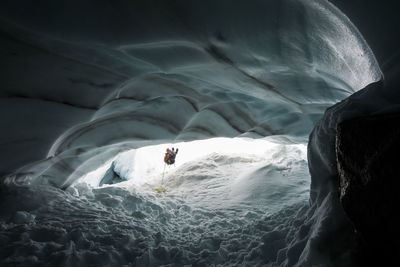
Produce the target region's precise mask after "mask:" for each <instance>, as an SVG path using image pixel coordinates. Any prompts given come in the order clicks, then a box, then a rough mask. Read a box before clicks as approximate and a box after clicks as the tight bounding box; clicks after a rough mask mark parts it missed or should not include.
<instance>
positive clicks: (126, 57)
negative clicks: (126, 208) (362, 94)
mask: <svg viewBox="0 0 400 267" xmlns="http://www.w3.org/2000/svg"><path fill="white" fill-rule="evenodd" d="M22 2H23V7H24V8H23V9H21V8H20V6H21V4H22ZM22 2H21V1H20V2H18V3H17V2H15V1H3V2H2V4H1V7H2V8H1V9H0V10H1V11H0V17H1V19H2V23H1V33H2V34H1V36H0V38H1V41H2V44H1V45H2V47H4V59H3V62H5V63H6V64H7V68H5V69H4V71H3V72H1V74H0V75H1V76H0V81H1V82H2V84H3V85H4V90H2V91H1V97H2V98H1V101H2V105H1V108H2V109H4V111H7V112H9V113H11V114H15V115H13V116H10V115H8V114H9V113H6V112H2V113H1V116H3V117H2V120H3V121H6V122H7V126H8V127H7V128H8V129H10V131H2V132H1V133H0V134H1V139H2V140H4V142H2V143H1V148H2V151H6V150H7V151H16V153H11V154H10V153H2V154H1V160H2V162H4V165H2V170H1V172H2V173H4V174H10V173H11V174H10V175H8V176H7V179H6V183H7V184H8V185H14V184H26V183H30V184H31V185H32V188H35V186H42V185H47V184H51V185H54V186H55V187H57V188H62V189H67V188H68V187H69V186H70V185H71V184H72V183H74V182H75V181H76V180H77V179H79V178H81V177H83V176H85V175H86V174H88V173H90V172H91V171H93V170H96V169H97V168H98V167H100V166H103V165H104V164H105V163H107V162H109V161H110V159H112V158H114V157H115V156H116V155H118V154H120V153H121V152H124V151H127V150H130V149H135V148H140V147H144V146H148V145H156V144H163V143H176V142H180V141H189V140H197V139H208V138H211V137H221V136H225V137H250V138H263V137H266V136H275V138H276V140H277V142H280V143H282V144H283V143H301V144H305V143H306V141H307V138H308V134H309V133H310V131H311V130H312V129H313V127H314V125H315V123H316V122H317V121H318V120H319V118H320V117H321V116H322V114H323V112H324V110H325V109H326V108H327V107H329V106H331V105H333V104H334V103H336V102H338V101H340V100H342V99H344V98H346V97H348V96H349V95H351V94H352V93H354V92H356V91H358V90H359V89H361V88H363V87H364V86H366V85H368V84H370V83H372V82H375V81H377V80H379V79H380V78H381V75H382V74H381V71H380V68H379V66H378V64H377V62H376V60H375V57H374V55H373V54H372V52H371V50H370V49H369V47H368V45H367V43H366V42H365V40H364V39H363V37H362V36H361V34H360V33H359V32H358V30H357V29H356V28H355V27H354V26H353V25H352V23H351V22H350V21H349V20H348V18H347V17H346V16H345V15H343V14H342V13H341V12H340V11H339V10H338V9H336V8H335V7H334V6H333V5H331V4H330V3H329V2H328V1H322V0H316V1H305V0H304V1H302V0H298V1H295V0H285V1H278V0H274V1H261V0H260V1H256V0H255V1H252V2H251V4H249V2H248V1H234V2H232V1H142V2H137V1H134V2H127V1H114V2H113V4H111V3H110V2H108V1H105V0H104V1H94V0H93V1H83V2H82V1H62V2H57V3H53V2H51V1H35V2H31V1H22ZM5 63H4V64H5ZM21 77H23V78H21ZM17 116H18V118H17ZM318 127H319V126H317V128H318ZM328 128H329V127H328ZM323 129H325V128H323ZM315 131H317V130H315ZM39 137H40V138H39ZM318 140H319V141H321V142H325V141H326V140H325V139H324V138H322V139H318ZM314 141H315V139H312V140H311V142H314ZM29 144H30V146H28V145H29ZM322 147H323V146H322ZM310 149H311V150H313V149H314V148H310ZM318 153H319V151H312V153H311V154H312V155H325V154H323V153H320V154H318ZM21 155H23V156H24V157H23V156H21ZM322 159H324V158H323V157H322ZM36 160H41V161H39V162H37V161H36ZM26 163H30V164H29V165H25V164H26ZM330 163H331V162H325V161H324V162H322V164H321V166H325V165H328V166H330ZM22 165H25V166H24V167H22V168H20V169H18V170H17V171H16V169H17V168H18V167H21V166H22ZM313 166H317V168H318V167H319V165H314V164H313V163H312V167H313ZM330 167H332V166H330ZM311 170H312V168H311ZM312 171H313V170H312ZM269 172H270V169H268V168H266V169H261V170H260V171H258V172H255V173H256V174H257V173H258V175H260V176H261V175H264V173H269ZM318 174H321V173H317V177H315V176H314V177H315V179H314V178H313V180H312V183H313V184H312V194H311V200H312V202H311V204H312V205H311V207H310V208H309V209H307V210H305V208H304V207H302V208H301V209H299V210H300V211H299V212H298V213H296V211H295V209H297V208H296V207H295V208H293V209H291V210H290V212H288V214H286V215H285V216H284V217H283V218H286V219H287V220H285V222H283V223H280V221H279V219H277V220H275V218H274V220H273V221H274V224H273V226H274V227H277V228H279V227H281V228H284V230H282V231H278V230H277V231H269V230H270V229H269V230H268V233H266V234H265V235H263V237H262V238H263V239H264V240H265V242H266V243H267V241H271V240H272V241H274V240H275V241H276V242H277V243H278V244H277V245H276V248H274V247H273V245H271V246H270V247H269V246H268V245H266V246H262V250H263V251H264V254H262V255H264V256H265V258H264V259H265V260H268V261H271V262H272V261H275V262H279V263H280V264H283V265H284V264H286V265H288V266H291V265H294V264H298V265H299V266H310V265H313V264H314V265H316V264H320V263H329V262H332V261H334V262H346V260H347V258H346V255H345V254H346V253H347V250H348V249H349V247H351V244H352V243H351V242H348V241H352V240H350V239H351V238H352V236H351V234H350V235H349V238H347V239H346V237H345V236H343V235H342V236H341V237H344V238H343V239H336V240H334V241H335V242H332V237H333V234H335V233H338V232H342V233H351V230H352V229H351V228H349V227H348V226H349V224H348V223H347V222H346V219H345V217H344V216H342V214H341V213H340V212H341V209H340V207H339V206H338V205H337V204H338V202H337V201H335V191H334V189H333V187H331V185H332V182H331V181H330V180H329V182H328V184H326V183H325V182H326V180H324V179H325V176H323V175H322V174H321V176H320V177H319V176H318ZM44 188H46V190H44V191H45V193H46V194H47V190H48V188H51V187H44ZM238 188H239V189H237V190H240V188H241V187H240V186H238ZM7 190H8V189H7ZM7 190H5V191H7ZM13 190H14V188H13V189H10V192H14V191H13ZM15 190H16V191H17V192H18V190H17V189H15ZM23 190H26V191H28V193H29V194H33V195H35V193H34V192H32V190H34V189H31V188H28V189H26V188H25V189H23ZM55 192H57V193H54V192H53V191H52V190H50V189H49V193H48V195H49V197H47V195H46V198H48V199H50V201H51V199H52V194H56V195H57V199H60V201H61V200H62V199H63V197H65V199H68V200H69V199H70V197H71V198H72V196H69V195H68V194H67V193H65V196H64V191H61V190H60V191H55ZM60 192H62V193H60ZM119 193H120V194H121V199H124V201H126V199H128V195H127V194H128V193H127V192H125V191H118V190H116V191H114V190H111V189H110V192H109V193H104V194H103V193H102V192H100V191H94V193H93V194H94V195H96V199H97V198H100V199H101V201H102V203H103V202H104V203H106V204H107V205H111V206H112V205H114V204H115V203H116V202H115V201H114V200H115V198H118V197H119V196H118V194H119ZM20 194H22V193H20ZM107 194H108V195H107ZM110 194H115V196H116V197H115V198H113V197H110ZM17 195H18V194H17ZM58 195H60V196H61V197H59V198H58ZM129 196H130V195H129ZM54 197H55V198H56V196H54ZM35 198H36V196H35ZM13 199H14V198H13ZM24 199H29V196H27V197H26V198H24ZM316 200H318V201H316ZM113 201H114V202H113ZM124 201H122V202H121V203H125V202H124ZM11 202H12V201H11ZM61 202H62V201H61ZM67 202H68V203H69V201H67ZM71 202H72V201H71ZM117 202H118V201H117ZM7 203H8V202H7ZM110 203H111V204H110ZM118 203H119V202H118ZM146 203H147V202H146ZM169 204H170V203H169ZM169 204H168V205H169ZM74 205H77V206H79V208H78V209H79V210H83V211H84V210H85V207H86V206H84V205H83V206H80V202H79V203H78V204H76V203H74ZM116 205H117V204H116ZM118 205H119V204H118ZM121 205H122V204H121ZM123 205H125V204H123ZM171 205H172V204H171ZM155 206H157V205H155ZM101 208H102V207H101V206H100V207H99V209H100V210H101ZM96 209H97V206H96ZM160 210H161V209H160ZM167 210H168V211H169V208H168V209H167ZM67 211H68V209H67ZM57 212H58V210H55V211H54V213H57ZM96 212H97V210H96ZM293 214H294V215H293ZM25 215H26V214H25V213H18V216H17V219H16V221H18V220H19V219H18V218H22V219H21V220H22V221H23V220H26V222H27V223H29V222H30V221H32V220H34V219H32V218H31V217H30V216H29V215H26V216H25ZM206 215H207V216H211V215H209V214H208V213H207V214H206ZM49 216H50V215H49ZM121 216H122V215H121ZM146 216H147V215H146ZM146 216H145V217H146ZM152 216H154V214H153V213H151V214H150V215H149V218H152V219H154V217H152ZM165 216H171V214H168V213H166V214H165ZM50 217H51V216H50ZM122 217H123V218H124V221H125V219H126V220H127V221H128V220H130V218H127V217H126V215H125V214H123V216H122ZM128 217H129V216H128ZM96 218H97V217H96ZM202 218H203V217H202ZM293 218H294V219H293ZM297 218H298V219H297ZM203 219H204V218H203ZM230 219H231V218H227V220H228V221H230ZM241 222H242V221H240V223H241ZM261 222H262V221H261ZM275 222H277V223H276V224H275ZM190 223H192V222H191V221H190ZM262 223H263V224H264V223H265V224H268V223H267V222H262ZM138 224H139V222H138ZM131 226H132V225H130V226H129V227H131ZM134 226H135V227H136V226H137V225H134ZM257 227H258V225H255V226H254V228H257ZM66 228H68V227H66ZM155 228H157V225H156V224H155ZM4 229H5V228H4ZM167 229H168V228H167ZM251 229H253V228H251ZM198 230H199V232H201V231H202V229H198ZM239 230H240V229H239ZM239 230H238V231H239ZM258 231H259V229H258V228H257V231H256V232H257V233H259V232H258ZM263 231H264V230H263V229H261V230H260V232H263ZM265 231H266V230H265ZM285 231H287V232H289V234H288V236H290V238H289V239H288V240H285V238H286V232H285ZM239 232H240V231H239ZM239 232H238V236H240V235H239ZM264 233H265V232H264ZM332 233H333V234H332ZM235 236H236V235H235ZM250 237H251V236H250ZM60 239H62V235H61V237H60ZM4 240H5V239H4ZM246 240H248V239H246ZM285 242H287V243H285ZM118 244H119V245H121V244H120V243H118ZM346 244H349V245H348V246H345V245H346ZM281 247H284V248H282V249H280V248H281ZM333 248H335V249H333ZM336 248H339V249H336ZM66 251H72V252H73V251H75V248H74V245H73V244H71V247H70V248H67V249H66ZM72 252H71V253H72ZM72 254H73V253H72ZM161 254H162V253H161ZM337 255H340V257H339V258H337V259H335V256H337ZM342 256H343V258H344V259H342V258H341V257H342ZM249 257H250V256H249ZM250 258H251V257H250ZM189 259H190V258H189ZM142 263H143V264H145V263H146V261H145V259H144V260H143V262H142Z"/></svg>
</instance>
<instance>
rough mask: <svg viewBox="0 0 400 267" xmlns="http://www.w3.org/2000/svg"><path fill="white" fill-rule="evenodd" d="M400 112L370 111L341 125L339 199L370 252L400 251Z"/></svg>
mask: <svg viewBox="0 0 400 267" xmlns="http://www.w3.org/2000/svg"><path fill="white" fill-rule="evenodd" d="M399 151H400V113H395V114H387V115H379V116H366V117H360V118H353V119H350V120H346V121H343V122H341V123H339V124H338V126H337V135H336V155H337V168H338V174H339V197H340V202H341V204H342V206H343V208H344V210H345V213H346V214H347V215H348V217H349V218H350V220H351V221H352V222H353V224H354V227H355V229H356V231H357V232H358V233H359V235H360V237H361V239H362V240H363V242H365V246H366V249H367V251H370V252H371V253H375V254H376V257H377V258H380V259H384V260H385V261H386V260H387V259H388V258H393V257H397V255H398V253H399V252H400V244H399V240H400V228H399V225H400V219H399V216H398V214H397V211H398V210H399V204H400V193H399V189H400V180H399V179H400V168H398V167H399V166H400V162H399V155H398V153H399Z"/></svg>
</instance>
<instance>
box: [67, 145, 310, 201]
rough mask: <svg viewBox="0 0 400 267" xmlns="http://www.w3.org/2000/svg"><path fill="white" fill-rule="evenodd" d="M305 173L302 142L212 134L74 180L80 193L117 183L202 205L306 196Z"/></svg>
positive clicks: (135, 153)
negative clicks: (167, 158) (169, 157)
mask: <svg viewBox="0 0 400 267" xmlns="http://www.w3.org/2000/svg"><path fill="white" fill-rule="evenodd" d="M167 148H170V149H172V148H175V149H179V151H178V153H177V155H176V161H175V163H174V164H172V165H167V164H165V163H164V155H165V153H166V149H167ZM307 177H308V173H307V160H306V145H305V144H283V143H282V142H277V141H276V140H273V139H269V138H263V139H250V138H212V139H207V140H199V141H191V142H180V143H173V144H172V143H166V144H160V145H153V146H146V147H141V148H138V149H134V150H130V151H126V152H124V153H121V154H119V155H117V156H116V157H114V158H112V159H111V160H109V161H108V162H107V163H106V164H104V165H103V166H101V167H100V168H98V169H97V170H95V171H93V172H90V173H88V174H86V175H85V176H83V177H82V178H80V179H78V180H77V182H76V183H75V184H74V185H73V187H75V188H77V189H78V191H82V190H79V188H82V186H84V187H85V188H88V187H89V188H92V189H93V188H105V187H119V188H124V189H128V190H134V191H135V192H138V193H142V194H160V193H162V194H164V195H165V196H168V195H181V196H186V200H187V201H189V202H193V203H202V205H204V204H205V203H206V204H207V203H208V204H210V205H214V206H215V205H231V204H232V203H236V204H237V203H238V202H239V203H243V202H246V203H248V202H252V203H253V202H257V203H259V204H260V205H264V204H266V203H265V201H266V200H269V201H271V203H272V204H273V202H274V200H275V198H277V197H278V196H279V197H280V198H282V197H284V196H283V195H286V196H287V197H288V200H289V199H291V200H293V201H297V200H299V198H307V196H308V190H309V182H308V180H309V179H307ZM160 188H162V189H164V191H163V192H160V191H159V189H160ZM263 200H264V201H263ZM253 204H254V203H253ZM272 204H271V205H272ZM275 204H276V203H275Z"/></svg>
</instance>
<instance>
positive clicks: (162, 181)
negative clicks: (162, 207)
mask: <svg viewBox="0 0 400 267" xmlns="http://www.w3.org/2000/svg"><path fill="white" fill-rule="evenodd" d="M166 165H167V164H166V163H164V170H163V172H162V178H161V188H162V186H163V184H164V174H165V166H166Z"/></svg>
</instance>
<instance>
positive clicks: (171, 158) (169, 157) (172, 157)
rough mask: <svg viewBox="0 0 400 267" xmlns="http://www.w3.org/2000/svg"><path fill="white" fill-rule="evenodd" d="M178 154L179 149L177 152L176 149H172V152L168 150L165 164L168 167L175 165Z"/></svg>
mask: <svg viewBox="0 0 400 267" xmlns="http://www.w3.org/2000/svg"><path fill="white" fill-rule="evenodd" d="M176 154H178V148H177V149H176V150H174V148H172V150H171V149H169V148H167V153H165V156H164V162H165V163H167V164H168V165H171V164H174V163H175V157H176Z"/></svg>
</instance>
